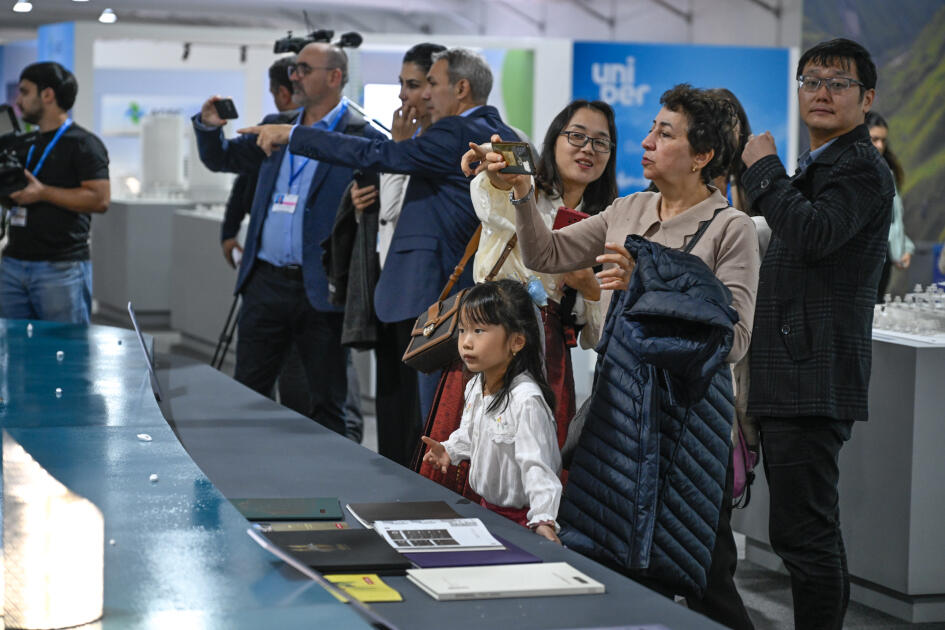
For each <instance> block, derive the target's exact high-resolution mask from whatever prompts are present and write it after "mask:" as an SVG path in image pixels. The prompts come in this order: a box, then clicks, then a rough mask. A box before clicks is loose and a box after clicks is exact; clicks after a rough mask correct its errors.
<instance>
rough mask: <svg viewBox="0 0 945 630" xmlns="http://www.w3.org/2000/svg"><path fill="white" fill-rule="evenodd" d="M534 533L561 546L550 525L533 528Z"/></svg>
mask: <svg viewBox="0 0 945 630" xmlns="http://www.w3.org/2000/svg"><path fill="white" fill-rule="evenodd" d="M535 533H536V534H538V535H539V536H544V537H545V538H547V539H548V540H550V541H551V542H554V543H558V544H559V545H560V544H561V539H560V538H558V535H557V534H556V533H555V528H554V527H552V526H551V525H539V526H538V527H536V528H535Z"/></svg>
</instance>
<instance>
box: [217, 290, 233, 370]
mask: <svg viewBox="0 0 945 630" xmlns="http://www.w3.org/2000/svg"><path fill="white" fill-rule="evenodd" d="M239 301H240V296H239V295H235V296H234V297H233V303H232V304H230V312H229V313H227V316H226V322H225V323H224V324H223V330H222V331H221V332H220V338H219V339H218V340H217V347H216V348H215V349H214V350H213V358H212V359H211V360H210V367H213V368H215V369H217V370H219V369H220V368H221V367H222V366H223V360H224V358H225V357H226V352H227V350H229V349H230V341H231V340H232V339H233V330H234V329H235V328H236V319H237V318H234V317H233V313H234V312H235V311H236V305H237V304H238V303H239ZM221 349H222V352H221Z"/></svg>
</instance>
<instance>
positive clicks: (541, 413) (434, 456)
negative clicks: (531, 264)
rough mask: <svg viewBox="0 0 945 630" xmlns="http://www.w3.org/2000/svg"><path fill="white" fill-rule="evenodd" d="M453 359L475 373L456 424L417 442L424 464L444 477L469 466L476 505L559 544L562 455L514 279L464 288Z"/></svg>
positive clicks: (532, 325) (534, 329)
mask: <svg viewBox="0 0 945 630" xmlns="http://www.w3.org/2000/svg"><path fill="white" fill-rule="evenodd" d="M459 354H460V356H461V358H462V360H463V363H464V364H465V365H466V368H467V369H468V370H469V371H470V372H473V373H475V374H476V376H474V377H473V378H472V379H471V380H470V381H469V384H468V385H467V386H466V393H465V406H464V409H463V418H462V421H461V423H460V426H459V428H458V429H457V430H456V431H454V432H453V433H452V434H451V435H450V436H449V438H448V439H447V440H446V441H445V442H442V443H440V442H437V441H436V440H433V439H431V438H429V437H423V438H422V439H423V441H424V443H425V444H427V445H428V446H429V449H428V450H427V452H426V454H425V455H424V456H423V459H424V460H425V461H427V462H430V463H431V464H432V465H434V466H437V467H438V468H440V470H442V471H443V472H446V469H447V467H448V466H449V465H450V464H455V463H458V462H459V461H461V460H464V459H468V460H470V464H469V484H470V486H471V487H472V489H473V490H475V491H476V492H477V493H478V494H479V495H480V496H481V497H482V505H483V506H485V507H487V508H489V509H490V510H492V511H494V512H497V513H499V514H501V515H503V516H505V517H507V518H509V519H511V520H513V521H516V522H517V523H519V524H520V525H525V526H527V527H529V528H531V529H533V530H534V531H535V532H536V533H538V534H541V535H542V536H544V537H545V538H548V539H549V540H553V541H555V542H559V543H560V541H559V540H558V536H557V532H558V529H559V527H558V524H557V522H556V521H555V517H556V516H557V514H558V504H559V503H560V501H561V480H560V478H559V475H560V473H561V453H560V451H559V450H558V440H557V437H556V434H555V421H554V416H553V414H552V412H551V410H552V408H554V393H553V392H552V391H551V387H549V386H548V382H547V380H546V378H545V375H544V368H543V359H542V350H541V333H540V332H539V328H538V317H537V314H536V312H535V308H534V306H533V302H532V300H531V297H530V296H529V295H528V292H527V291H526V290H525V287H524V286H522V284H521V283H519V282H516V281H514V280H499V281H498V282H486V283H484V284H478V285H476V286H474V287H473V288H471V289H470V290H469V292H468V293H467V294H466V296H465V297H464V299H463V303H462V306H461V309H460V319H459Z"/></svg>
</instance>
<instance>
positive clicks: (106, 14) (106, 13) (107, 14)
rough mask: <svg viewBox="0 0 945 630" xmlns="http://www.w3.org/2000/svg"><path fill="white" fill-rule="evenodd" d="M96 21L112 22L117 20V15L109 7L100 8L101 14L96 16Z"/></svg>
mask: <svg viewBox="0 0 945 630" xmlns="http://www.w3.org/2000/svg"><path fill="white" fill-rule="evenodd" d="M98 21H99V22H101V23H102V24H114V23H115V22H117V21H118V16H117V15H115V12H114V11H112V10H111V9H102V14H101V15H100V16H98Z"/></svg>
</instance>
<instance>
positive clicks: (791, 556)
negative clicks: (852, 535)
mask: <svg viewBox="0 0 945 630" xmlns="http://www.w3.org/2000/svg"><path fill="white" fill-rule="evenodd" d="M760 424H761V447H762V449H763V453H764V459H763V462H764V469H765V476H766V477H767V480H768V489H769V492H770V495H771V507H770V516H769V522H768V527H769V532H768V533H769V537H770V539H771V547H772V548H773V549H774V551H775V553H777V554H778V556H780V558H781V559H782V560H783V561H784V565H785V566H786V567H787V570H788V573H790V574H791V592H792V595H793V599H794V627H795V628H797V629H798V630H813V629H819V628H823V629H830V630H839V629H840V628H841V627H842V626H843V617H844V615H845V614H846V610H847V604H848V603H849V601H850V574H849V573H848V571H847V556H846V551H845V550H844V548H843V536H842V535H841V533H840V495H839V492H838V491H837V483H838V481H839V479H840V468H839V465H838V459H839V456H840V447H842V446H843V443H844V442H846V441H847V440H849V439H850V434H851V432H852V429H853V422H852V421H844V420H835V419H832V418H822V417H804V418H767V417H763V418H760Z"/></svg>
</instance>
